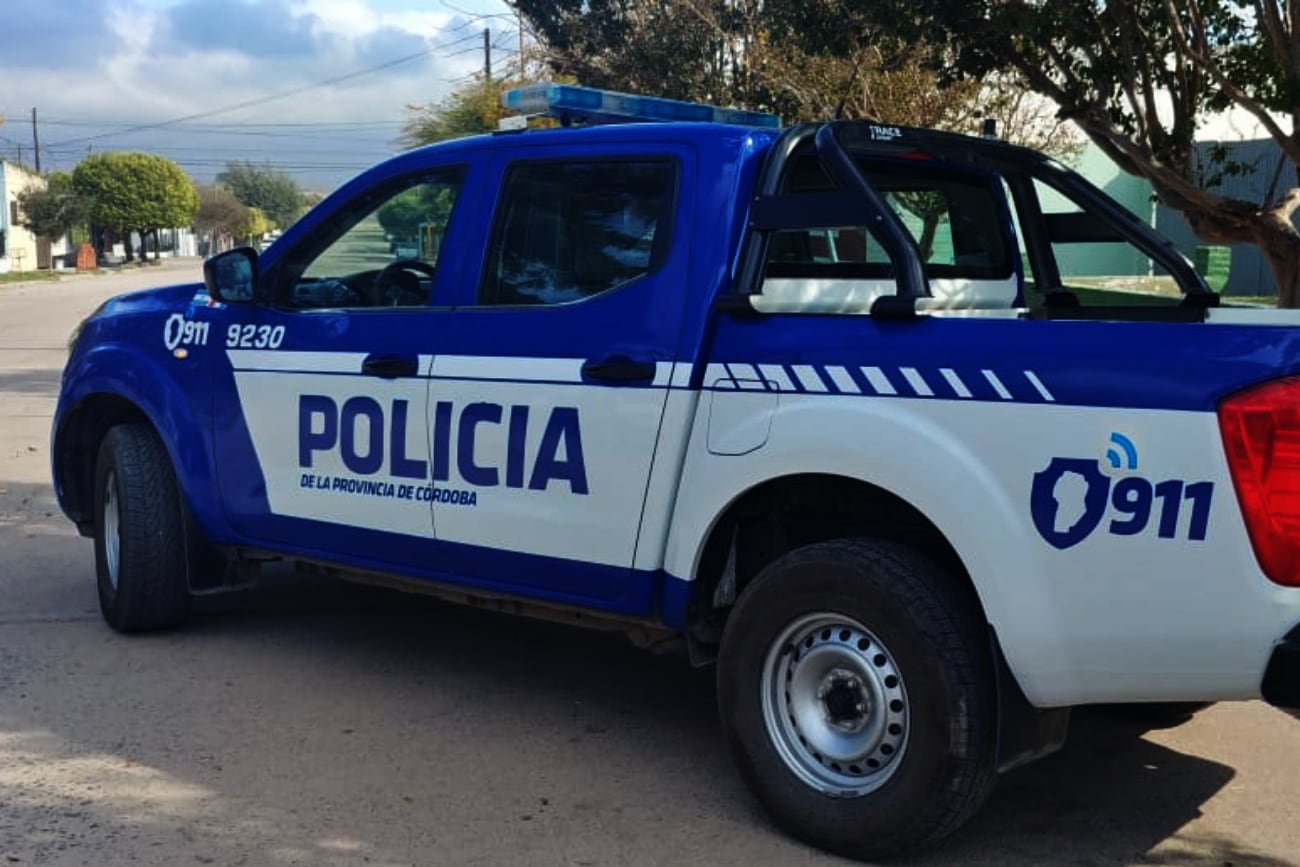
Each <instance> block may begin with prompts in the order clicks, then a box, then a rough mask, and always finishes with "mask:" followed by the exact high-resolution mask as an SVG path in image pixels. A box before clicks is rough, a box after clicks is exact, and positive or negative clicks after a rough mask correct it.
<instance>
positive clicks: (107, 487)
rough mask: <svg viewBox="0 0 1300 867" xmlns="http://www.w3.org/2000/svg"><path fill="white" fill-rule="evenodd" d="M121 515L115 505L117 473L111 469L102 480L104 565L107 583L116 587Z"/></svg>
mask: <svg viewBox="0 0 1300 867" xmlns="http://www.w3.org/2000/svg"><path fill="white" fill-rule="evenodd" d="M121 525H122V521H121V516H120V514H119V512H118V506H117V474H116V473H114V472H113V471H112V470H109V472H108V478H106V479H105V480H104V565H105V567H107V570H108V584H109V586H110V587H112V588H113V589H114V590H116V589H117V570H118V563H119V555H120V551H121V536H120V532H119V531H120V528H121Z"/></svg>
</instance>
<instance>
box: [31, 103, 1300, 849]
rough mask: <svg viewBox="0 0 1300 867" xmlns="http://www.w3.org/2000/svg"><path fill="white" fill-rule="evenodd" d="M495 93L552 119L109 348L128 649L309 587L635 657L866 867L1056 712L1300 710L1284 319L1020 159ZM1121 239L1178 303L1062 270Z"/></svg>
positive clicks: (455, 158) (89, 343)
mask: <svg viewBox="0 0 1300 867" xmlns="http://www.w3.org/2000/svg"><path fill="white" fill-rule="evenodd" d="M506 102H507V104H508V105H509V106H510V107H512V108H515V109H517V110H519V111H521V112H523V113H524V114H539V113H548V114H550V115H551V116H552V117H554V118H558V119H559V121H560V126H561V127H562V128H551V129H519V130H513V131H503V132H500V133H497V134H494V135H490V136H483V137H478V138H472V139H465V140H460V141H453V142H446V143H442V144H438V145H434V146H431V147H426V148H422V149H419V150H414V151H411V152H408V153H404V154H401V155H399V156H397V157H394V158H392V159H390V160H388V161H387V162H385V163H383V164H382V165H379V166H377V167H375V168H373V169H371V170H369V171H367V172H365V173H363V174H361V175H360V176H358V177H356V178H355V179H353V180H352V181H350V182H348V183H347V184H345V185H344V186H343V187H342V188H341V189H339V190H338V191H337V192H335V193H334V194H333V195H331V196H330V197H329V198H328V199H327V200H326V201H325V202H323V203H322V204H321V205H319V206H318V207H316V208H315V209H313V210H312V211H311V212H310V213H308V214H307V215H306V216H305V217H303V218H302V219H301V220H300V221H299V222H298V223H297V225H295V226H293V227H292V228H291V229H289V230H288V231H287V232H285V233H284V235H283V236H282V237H281V238H280V239H279V240H277V241H276V242H275V243H274V244H273V245H272V246H271V247H270V248H269V249H268V250H267V251H266V253H265V255H261V256H259V255H258V254H257V253H256V252H254V251H252V250H249V249H237V250H232V251H230V252H226V253H222V254H221V255H218V256H215V257H213V258H212V259H210V260H209V261H208V262H207V263H206V265H205V269H204V278H205V284H204V285H185V286H174V287H170V288H163V289H157V290H152V291H147V292H142V293H137V294H133V295H128V296H125V297H121V298H116V299H114V300H112V301H109V302H108V303H106V304H105V305H104V306H103V307H102V308H100V309H99V310H98V311H96V312H95V313H94V314H92V315H91V316H90V317H89V318H88V319H87V320H86V321H85V322H84V323H82V325H81V326H80V328H79V331H78V333H77V334H76V335H75V336H74V338H73V342H72V345H71V355H70V358H69V360H68V364H67V369H66V372H65V373H64V377H63V382H62V393H61V397H60V400H59V405H58V411H57V416H56V418H55V422H54V431H53V455H54V457H53V461H54V466H53V471H54V479H55V483H56V486H57V491H58V497H59V500H60V503H61V506H62V508H63V511H64V512H65V513H66V514H67V515H68V517H69V518H71V519H72V520H73V521H74V522H76V525H77V527H78V528H79V529H80V531H81V532H82V533H83V534H84V535H86V536H91V537H93V539H94V550H95V565H96V572H97V576H98V588H99V598H100V602H101V605H102V609H103V614H104V617H105V618H106V619H107V621H108V623H109V624H111V625H112V626H113V627H114V628H116V629H118V630H122V631H124V632H133V631H137V630H146V629H154V628H160V627H172V626H176V625H177V624H179V623H180V622H181V621H182V620H183V619H184V618H185V616H186V613H187V610H188V606H189V603H190V600H191V597H193V596H195V595H197V594H202V593H208V592H214V591H218V590H221V589H226V588H230V587H234V586H238V585H240V584H241V583H243V582H246V581H247V580H250V579H251V578H253V577H255V576H256V573H257V570H258V567H259V564H262V563H264V562H266V561H268V560H270V559H285V560H291V561H295V562H296V563H299V564H303V565H305V566H307V567H310V568H313V569H317V570H320V571H322V572H325V573H329V574H335V575H341V576H344V577H348V578H353V579H357V580H362V581H374V582H381V583H385V584H395V585H398V586H403V587H407V588H410V589H416V590H421V591H424V592H430V593H435V594H440V595H442V596H445V597H448V598H453V599H457V600H459V601H464V602H470V603H474V604H479V605H492V606H497V607H500V608H502V609H507V610H511V611H517V612H523V613H533V614H539V615H542V616H552V617H555V616H560V617H565V618H568V619H571V620H572V621H573V622H575V623H585V624H589V625H598V626H603V627H610V628H619V629H625V630H627V631H628V633H629V634H630V635H632V636H634V637H635V638H636V640H638V642H640V643H643V644H646V645H652V646H661V645H662V646H667V645H676V646H679V647H681V648H683V649H684V650H685V651H686V652H687V653H688V654H689V658H690V659H691V660H692V661H694V662H696V663H705V662H716V665H717V683H718V701H719V707H720V712H721V718H722V721H723V723H724V727H725V730H726V734H727V736H728V738H729V740H730V744H731V747H732V749H733V751H734V754H735V756H736V759H737V762H738V764H739V766H740V768H741V770H742V772H743V774H744V776H745V777H746V778H747V780H748V782H749V784H750V785H751V787H752V788H753V790H754V792H755V793H756V794H757V797H758V798H759V799H760V800H761V801H762V803H763V804H764V805H765V806H766V808H767V809H768V810H769V811H770V813H771V814H772V816H773V817H774V818H775V819H776V821H777V822H779V824H781V825H782V826H783V827H785V828H786V829H788V830H789V831H790V832H791V833H793V834H795V835H797V836H798V837H800V838H802V839H804V840H807V841H810V842H811V843H813V844H815V845H818V846H821V847H824V848H826V849H828V850H832V851H834V852H838V853H843V854H847V855H850V856H856V857H861V858H879V857H887V856H891V855H897V854H899V853H903V852H905V851H908V850H912V849H914V848H916V847H918V846H920V845H923V844H925V843H927V842H930V841H933V840H935V839H937V838H939V837H940V836H942V835H944V834H946V833H948V832H950V831H952V830H953V829H955V828H957V827H958V826H959V825H961V824H962V823H963V822H964V821H966V820H967V819H968V818H970V817H971V815H972V814H974V813H975V811H976V810H977V808H978V807H979V806H980V803H981V802H982V801H983V800H984V798H985V796H986V795H987V794H988V792H989V790H990V787H991V784H992V783H993V781H994V779H995V778H996V776H997V775H998V773H999V772H1000V771H1002V770H1005V769H1007V768H1010V767H1012V766H1014V765H1017V764H1020V763H1022V762H1025V761H1027V760H1029V759H1032V758H1035V757H1038V756H1041V755H1044V754H1046V753H1048V752H1051V751H1052V750H1054V749H1055V748H1057V747H1058V746H1059V745H1060V744H1061V742H1062V740H1063V738H1064V737H1065V733H1066V727H1067V721H1068V717H1069V709H1070V708H1071V707H1072V706H1074V705H1082V704H1088V703H1095V702H1175V701H1212V700H1226V699H1254V698H1261V697H1262V698H1264V699H1266V700H1267V701H1269V702H1271V703H1273V704H1275V705H1279V706H1283V707H1296V706H1300V327H1298V326H1300V318H1297V315H1296V314H1295V313H1294V312H1291V311H1280V310H1265V309H1255V308H1233V307H1229V306H1227V305H1222V304H1220V303H1219V300H1220V299H1219V297H1218V296H1217V295H1216V294H1215V293H1213V292H1211V291H1210V290H1209V289H1208V288H1207V287H1206V284H1205V283H1204V282H1203V280H1202V279H1201V277H1200V276H1198V274H1197V273H1196V271H1195V270H1194V269H1193V268H1192V267H1190V266H1189V264H1188V263H1187V261H1186V259H1185V258H1184V257H1182V256H1181V255H1180V254H1179V253H1178V252H1177V251H1176V250H1175V249H1174V248H1173V247H1172V246H1171V245H1170V243H1169V242H1167V241H1165V240H1164V239H1162V238H1161V237H1160V236H1158V235H1156V234H1155V233H1154V232H1153V231H1152V230H1151V229H1150V228H1149V227H1148V226H1146V225H1145V224H1144V223H1143V222H1142V221H1141V220H1139V219H1137V218H1135V217H1134V216H1132V215H1131V214H1129V213H1128V212H1126V211H1124V210H1123V209H1122V208H1121V207H1120V206H1118V205H1117V204H1116V203H1115V202H1114V201H1113V200H1112V199H1111V198H1109V197H1108V196H1107V195H1106V194H1104V193H1103V192H1101V191H1100V190H1098V189H1096V188H1095V187H1093V186H1092V185H1090V184H1089V183H1087V182H1086V181H1084V180H1083V179H1082V178H1080V177H1079V176H1078V175H1076V174H1074V173H1073V172H1071V171H1069V170H1068V169H1066V168H1064V167H1062V166H1061V165H1059V164H1057V163H1056V162H1054V161H1053V160H1051V159H1049V158H1047V157H1045V156H1043V155H1041V154H1038V153H1035V152H1032V151H1029V150H1025V149H1022V148H1019V147H1015V146H1011V145H1009V144H1005V143H1001V142H997V141H991V140H985V139H977V138H968V137H963V136H957V135H950V134H942V133H936V132H930V131H923V130H912V129H907V128H899V127H892V126H882V125H878V124H870V123H862V122H827V123H811V124H804V125H798V126H794V127H790V128H785V129H782V128H780V126H779V124H778V123H777V121H776V119H775V118H773V117H771V116H766V115H757V114H751V113H747V112H735V111H724V110H718V109H713V108H709V107H707V106H699V105H694V104H686V103H674V102H670V101H667V100H657V99H647V98H640V97H631V96H628V95H622V94H615V93H609V92H603V91H597V90H591V89H586V88H581V87H573V86H558V85H535V86H531V87H528V88H525V89H522V90H519V91H515V92H512V93H510V94H508V95H507V97H506ZM645 120H652V121H654V122H620V121H645ZM520 125H521V126H522V124H520ZM1115 251H1119V252H1120V253H1121V254H1122V255H1124V256H1128V257H1129V261H1135V262H1138V263H1140V267H1139V268H1138V269H1137V272H1140V273H1141V274H1142V275H1143V276H1145V275H1146V274H1147V273H1148V267H1149V268H1150V269H1151V270H1152V271H1153V272H1154V273H1157V274H1163V275H1167V277H1166V279H1165V282H1166V283H1167V284H1168V285H1169V286H1173V285H1175V284H1176V286H1177V288H1178V289H1179V290H1180V291H1179V293H1178V294H1172V293H1171V294H1167V295H1160V294H1156V293H1148V294H1137V293H1132V292H1130V293H1124V292H1121V291H1117V290H1116V289H1115V287H1114V286H1112V285H1109V284H1107V283H1106V281H1104V280H1097V279H1093V280H1082V279H1077V278H1075V277H1072V276H1071V275H1070V274H1069V273H1068V272H1069V271H1070V270H1071V268H1074V269H1076V270H1077V269H1078V266H1079V265H1080V264H1081V263H1082V265H1084V266H1088V265H1093V266H1095V265H1096V264H1097V263H1098V262H1100V261H1102V259H1103V258H1104V257H1103V254H1105V255H1106V256H1109V257H1110V258H1111V259H1114V256H1112V255H1111V254H1112V253H1113V252H1115ZM1067 266H1068V267H1067ZM1127 273H1135V272H1133V271H1130V272H1127Z"/></svg>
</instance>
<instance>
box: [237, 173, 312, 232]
mask: <svg viewBox="0 0 1300 867" xmlns="http://www.w3.org/2000/svg"><path fill="white" fill-rule="evenodd" d="M217 182H218V183H220V184H221V185H222V186H224V187H225V188H226V189H228V190H230V192H232V193H234V194H235V198H237V199H239V201H241V202H243V203H244V204H245V205H247V206H248V207H250V208H261V209H262V211H263V212H264V213H265V214H266V215H267V217H269V218H270V219H271V222H273V223H274V224H275V225H276V226H277V227H279V228H281V229H285V228H288V226H289V224H290V223H292V222H293V221H294V220H296V219H298V214H299V213H300V211H301V210H302V190H300V189H299V188H298V183H297V182H296V181H295V180H294V179H293V178H291V177H290V176H289V175H287V174H285V173H284V172H280V171H276V170H275V169H272V168H271V167H269V166H257V165H254V164H253V163H249V162H232V163H226V170H225V171H224V172H222V173H221V174H219V175H217Z"/></svg>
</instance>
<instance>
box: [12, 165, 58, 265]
mask: <svg viewBox="0 0 1300 867" xmlns="http://www.w3.org/2000/svg"><path fill="white" fill-rule="evenodd" d="M44 188H45V179H44V178H42V177H41V176H40V175H38V174H36V173H35V172H33V171H30V170H29V169H27V168H25V167H23V166H21V165H19V164H17V163H11V162H7V161H6V160H2V159H0V274H5V273H8V272H10V271H34V270H36V269H37V268H50V267H53V263H54V257H56V256H63V255H65V254H66V253H67V252H68V249H67V240H66V239H62V238H61V239H59V240H58V241H56V242H54V243H51V242H50V241H48V240H45V239H42V238H37V237H36V236H35V235H33V234H32V233H31V232H29V231H27V230H26V229H24V228H23V227H22V226H21V225H20V224H19V222H18V219H19V213H18V196H19V194H20V193H22V192H23V191H24V190H29V189H44Z"/></svg>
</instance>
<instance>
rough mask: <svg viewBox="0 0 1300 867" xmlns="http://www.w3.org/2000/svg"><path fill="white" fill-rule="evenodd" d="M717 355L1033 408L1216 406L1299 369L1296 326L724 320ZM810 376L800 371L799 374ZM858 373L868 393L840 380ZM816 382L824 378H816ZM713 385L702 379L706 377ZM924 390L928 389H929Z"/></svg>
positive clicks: (881, 393)
mask: <svg viewBox="0 0 1300 867" xmlns="http://www.w3.org/2000/svg"><path fill="white" fill-rule="evenodd" d="M708 353H709V355H710V356H711V357H713V358H716V359H719V360H721V361H724V362H742V361H743V362H745V363H749V364H757V365H764V366H777V365H779V366H781V368H782V369H784V370H785V371H787V375H788V376H791V385H792V386H793V390H794V391H796V392H798V393H808V392H810V391H811V389H808V388H806V386H807V385H808V383H806V382H803V383H801V382H800V381H799V379H796V378H794V377H793V376H792V375H791V374H792V372H793V370H794V368H796V367H799V368H800V369H801V373H802V374H803V375H804V376H806V375H808V373H809V372H810V371H816V375H817V376H818V377H819V378H820V379H821V380H822V381H824V383H825V385H826V387H827V391H826V392H824V393H825V394H827V395H836V396H840V397H859V396H863V397H900V398H907V399H909V400H944V401H965V402H982V403H993V404H998V403H1017V404H1032V405H1036V406H1050V405H1062V406H1096V407H1134V408H1148V409H1168V410H1186V411H1194V412H1212V411H1214V409H1215V408H1216V407H1217V405H1218V403H1219V401H1220V400H1222V398H1223V397H1225V396H1226V395H1229V394H1232V393H1233V392H1236V391H1240V390H1241V389H1243V388H1247V387H1249V386H1252V385H1255V384H1257V383H1260V382H1264V381H1267V380H1270V379H1275V378H1278V377H1281V376H1290V375H1296V374H1300V328H1289V327H1281V326H1254V325H1211V324H1205V323H1183V322H1107V321H1068V320H1036V319H1035V320H1030V319H976V318H948V317H923V318H921V319H918V320H915V321H910V322H879V321H876V320H872V319H870V318H869V317H863V316H833V315H827V316H817V315H773V316H768V317H765V318H764V319H762V320H758V321H754V320H749V321H745V322H741V321H739V320H734V319H730V318H727V317H723V318H722V319H720V320H719V324H718V331H717V334H716V335H715V337H714V340H713V345H712V346H711V347H709V349H708ZM800 378H803V377H800ZM847 382H852V383H854V384H856V385H857V387H858V388H859V389H860V390H861V395H857V394H852V393H850V392H849V391H848V390H846V389H845V388H843V387H841V384H842V383H847ZM819 384H820V383H819ZM706 386H707V384H706ZM927 392H928V393H927Z"/></svg>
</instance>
